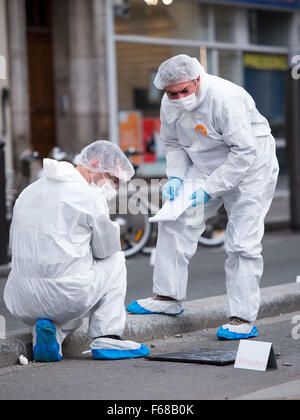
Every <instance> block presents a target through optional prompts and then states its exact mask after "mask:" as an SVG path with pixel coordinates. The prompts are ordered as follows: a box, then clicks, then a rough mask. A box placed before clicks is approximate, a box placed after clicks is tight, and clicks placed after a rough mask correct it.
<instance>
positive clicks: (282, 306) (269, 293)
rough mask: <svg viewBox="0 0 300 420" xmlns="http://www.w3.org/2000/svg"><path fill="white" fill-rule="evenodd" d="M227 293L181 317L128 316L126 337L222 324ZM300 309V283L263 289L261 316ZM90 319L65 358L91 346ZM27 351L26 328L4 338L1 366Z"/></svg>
mask: <svg viewBox="0 0 300 420" xmlns="http://www.w3.org/2000/svg"><path fill="white" fill-rule="evenodd" d="M225 304H226V296H217V297H210V298H205V299H198V300H193V301H189V302H186V303H185V312H184V313H183V314H182V315H180V316H178V317H168V316H161V315H131V314H128V316H127V323H126V329H125V333H124V338H126V339H131V340H135V341H138V342H142V341H147V340H151V339H154V338H161V337H165V336H172V335H175V334H179V333H187V332H192V331H198V330H202V329H205V328H213V327H218V326H220V325H221V324H223V323H224V322H225V321H227V317H226V313H225ZM293 311H300V284H299V283H290V284H284V285H280V286H272V287H267V288H263V289H262V290H261V307H260V312H259V318H265V317H272V316H276V315H280V314H283V313H288V312H293ZM87 330H88V320H87V319H85V320H84V323H83V326H82V327H81V328H80V329H78V330H77V331H76V332H74V333H73V334H72V335H71V336H70V337H69V338H68V339H67V340H66V342H65V343H64V347H63V353H64V356H65V357H77V356H79V355H80V353H81V352H82V351H84V350H88V349H89V344H90V340H89V338H88V336H87ZM21 354H23V355H25V356H26V357H27V358H28V359H29V360H32V344H31V334H30V333H29V330H22V331H19V332H15V333H13V334H10V335H8V337H7V338H6V339H5V340H0V368H1V367H7V366H11V365H13V364H16V363H17V362H18V357H19V356H20V355H21Z"/></svg>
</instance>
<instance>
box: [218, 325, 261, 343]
mask: <svg viewBox="0 0 300 420" xmlns="http://www.w3.org/2000/svg"><path fill="white" fill-rule="evenodd" d="M217 337H218V338H221V339H224V340H244V339H246V338H251V337H257V328H256V326H253V328H252V330H251V331H250V332H249V333H237V332H233V331H230V330H229V329H228V328H225V329H224V328H223V327H220V328H219V329H218V331H217Z"/></svg>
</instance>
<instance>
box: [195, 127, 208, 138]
mask: <svg viewBox="0 0 300 420" xmlns="http://www.w3.org/2000/svg"><path fill="white" fill-rule="evenodd" d="M195 130H196V131H197V133H199V134H203V135H204V136H206V135H207V130H206V127H204V125H202V124H199V125H197V127H195Z"/></svg>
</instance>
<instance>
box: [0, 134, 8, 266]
mask: <svg viewBox="0 0 300 420" xmlns="http://www.w3.org/2000/svg"><path fill="white" fill-rule="evenodd" d="M4 146H5V143H4V141H3V140H1V139H0V265H4V264H7V263H8V252H7V248H8V231H7V220H6V191H5V156H4Z"/></svg>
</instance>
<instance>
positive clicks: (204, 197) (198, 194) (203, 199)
mask: <svg viewBox="0 0 300 420" xmlns="http://www.w3.org/2000/svg"><path fill="white" fill-rule="evenodd" d="M210 199H211V196H210V195H209V194H207V192H206V191H204V189H203V188H199V189H198V190H197V191H195V192H194V194H193V195H192V196H191V197H190V200H193V202H192V204H191V206H190V207H196V206H199V205H200V204H202V205H204V204H206V203H207V202H208V201H209V200H210Z"/></svg>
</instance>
